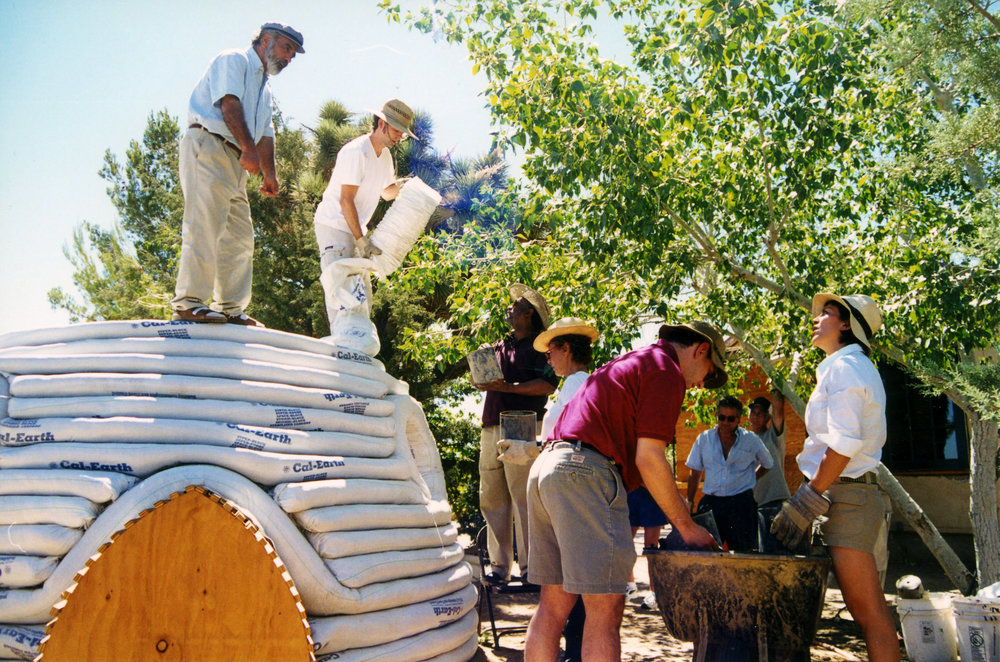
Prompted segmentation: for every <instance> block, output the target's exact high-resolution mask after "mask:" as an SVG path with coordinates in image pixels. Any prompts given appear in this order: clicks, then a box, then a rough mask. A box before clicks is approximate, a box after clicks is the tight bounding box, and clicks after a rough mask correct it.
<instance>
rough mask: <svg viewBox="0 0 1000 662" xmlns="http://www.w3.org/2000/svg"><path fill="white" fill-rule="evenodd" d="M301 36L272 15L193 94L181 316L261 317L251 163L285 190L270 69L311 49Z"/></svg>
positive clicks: (269, 192) (264, 189)
mask: <svg viewBox="0 0 1000 662" xmlns="http://www.w3.org/2000/svg"><path fill="white" fill-rule="evenodd" d="M302 44H303V40H302V34H301V33H299V32H298V31H297V30H295V29H294V28H293V27H291V26H289V25H286V24H284V23H265V24H263V25H262V26H261V27H260V30H259V31H258V32H257V34H256V35H255V36H254V39H253V41H252V43H251V44H250V48H247V49H245V50H243V49H229V50H225V51H222V52H221V53H219V54H218V55H217V56H215V59H213V60H212V62H211V63H210V64H209V65H208V69H207V70H206V71H205V73H204V74H203V75H202V77H201V80H199V81H198V84H197V85H196V86H195V88H194V92H192V94H191V100H190V102H189V105H188V130H187V133H185V135H184V138H183V139H182V140H181V145H180V155H179V157H180V180H181V189H182V190H183V192H184V219H183V222H182V226H181V257H180V262H179V264H178V268H177V285H176V287H175V290H174V299H173V302H172V305H173V309H174V315H173V319H175V320H183V321H189V322H214V323H224V322H230V323H232V324H241V325H245V326H259V325H260V323H259V322H257V321H256V320H255V319H253V318H252V317H249V316H248V315H246V313H244V312H243V311H244V309H245V308H246V306H247V304H249V303H250V287H251V282H252V275H253V224H252V222H251V220H250V203H249V202H248V200H247V194H246V181H247V173H254V174H258V173H259V174H260V175H261V177H262V178H263V182H262V184H261V186H260V192H261V193H262V194H263V195H265V196H268V197H275V196H276V195H278V178H277V174H276V171H275V164H274V125H273V124H272V122H271V90H270V87H269V86H268V78H269V77H270V76H274V75H277V74H278V73H280V72H281V70H282V69H284V68H285V67H286V66H288V63H289V62H291V60H292V58H294V57H295V54H296V53H304V52H305V50H304V49H303V48H302ZM210 300H211V302H212V303H211V307H209V301H210Z"/></svg>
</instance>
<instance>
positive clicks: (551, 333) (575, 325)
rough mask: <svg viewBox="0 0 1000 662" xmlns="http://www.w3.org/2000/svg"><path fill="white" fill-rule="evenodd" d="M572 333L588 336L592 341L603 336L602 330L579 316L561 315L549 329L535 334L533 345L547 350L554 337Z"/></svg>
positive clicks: (536, 348)
mask: <svg viewBox="0 0 1000 662" xmlns="http://www.w3.org/2000/svg"><path fill="white" fill-rule="evenodd" d="M572 335H577V336H587V337H588V338H590V342H594V341H595V340H597V339H598V338H600V337H601V332H600V331H598V330H597V329H596V328H594V327H593V326H591V325H589V324H587V323H586V322H584V321H583V320H582V319H580V318H579V317H560V318H559V319H557V320H556V321H555V322H553V323H552V325H551V326H550V327H549V328H548V329H546V330H545V331H542V332H541V333H539V334H538V335H537V336H535V342H534V343H533V344H532V347H534V348H535V351H536V352H545V351H547V350H548V349H549V343H550V342H552V339H553V338H558V337H559V336H572Z"/></svg>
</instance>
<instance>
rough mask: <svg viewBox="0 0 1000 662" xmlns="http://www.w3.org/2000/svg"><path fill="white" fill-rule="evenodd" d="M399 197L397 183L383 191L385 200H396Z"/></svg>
mask: <svg viewBox="0 0 1000 662" xmlns="http://www.w3.org/2000/svg"><path fill="white" fill-rule="evenodd" d="M397 195H399V185H398V184H396V183H395V182H393V183H392V184H389V185H388V186H386V187H385V188H384V189H382V199H383V200H395V199H396V196H397Z"/></svg>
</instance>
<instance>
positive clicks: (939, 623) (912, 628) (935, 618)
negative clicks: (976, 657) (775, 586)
mask: <svg viewBox="0 0 1000 662" xmlns="http://www.w3.org/2000/svg"><path fill="white" fill-rule="evenodd" d="M896 612H897V613H898V614H899V622H900V624H901V625H902V627H903V643H905V644H906V656H907V657H908V658H910V660H911V662H955V661H956V660H957V659H958V645H957V644H958V642H957V641H956V640H955V620H954V619H953V618H952V615H951V596H948V595H945V594H941V593H932V594H931V595H929V596H928V597H926V598H922V599H919V600H906V599H903V598H900V599H899V600H898V601H897V602H896Z"/></svg>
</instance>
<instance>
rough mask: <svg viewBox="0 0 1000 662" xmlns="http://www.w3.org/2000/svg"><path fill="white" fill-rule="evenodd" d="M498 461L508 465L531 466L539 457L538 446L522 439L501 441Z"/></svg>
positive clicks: (498, 443) (499, 442)
mask: <svg viewBox="0 0 1000 662" xmlns="http://www.w3.org/2000/svg"><path fill="white" fill-rule="evenodd" d="M497 448H498V449H499V450H500V454H499V455H497V459H498V460H500V461H501V462H507V463H508V464H531V463H532V462H534V461H535V458H536V457H538V444H537V443H535V442H534V441H524V440H522V439H501V440H500V441H498V442H497Z"/></svg>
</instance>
